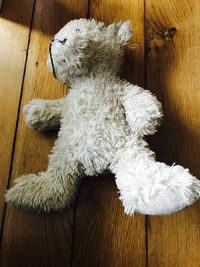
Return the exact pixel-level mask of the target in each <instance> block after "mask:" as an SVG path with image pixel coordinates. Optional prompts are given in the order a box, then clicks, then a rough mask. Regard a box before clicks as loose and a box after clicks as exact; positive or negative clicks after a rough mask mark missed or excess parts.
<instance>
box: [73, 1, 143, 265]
mask: <svg viewBox="0 0 200 267" xmlns="http://www.w3.org/2000/svg"><path fill="white" fill-rule="evenodd" d="M143 15H144V13H143V1H134V2H133V1H126V2H125V1H122V0H115V1H114V0H112V1H110V0H109V1H108V0H102V1H94V0H93V1H90V17H94V18H96V19H98V20H102V21H104V22H106V23H112V22H113V21H115V22H119V21H120V20H128V19H131V22H132V27H133V29H134V38H133V39H132V40H131V43H133V42H134V43H136V45H135V46H136V48H135V49H134V50H131V51H130V50H128V49H127V56H126V64H124V67H123V77H126V78H127V79H129V80H130V81H132V82H136V83H139V84H140V85H143V82H144V80H143V78H144V66H143V62H144V45H143V44H144V39H143V38H144V34H143ZM145 235H146V233H145V217H144V216H141V215H136V216H135V217H128V216H125V215H124V211H123V208H122V205H121V203H120V201H119V199H118V194H117V188H116V186H115V182H114V177H113V176H111V175H107V176H102V177H97V178H88V179H87V180H85V181H84V182H83V184H82V187H81V190H80V191H79V194H78V199H77V205H76V216H75V231H74V248H73V266H76V267H79V266H81V267H84V266H87V267H89V266H95V267H98V266H105V267H113V266H115V267H118V266H119V267H121V266H126V267H129V266H131V267H133V266H137V267H139V266H141V267H142V266H145V264H146V263H145V262H146V245H145Z"/></svg>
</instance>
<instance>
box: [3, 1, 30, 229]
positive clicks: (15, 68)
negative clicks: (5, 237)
mask: <svg viewBox="0 0 200 267" xmlns="http://www.w3.org/2000/svg"><path fill="white" fill-rule="evenodd" d="M33 2H34V1H33V0H30V1H25V0H8V1H5V3H4V8H3V10H2V12H1V17H0V40H1V41H0V58H1V64H0V114H1V119H0V133H1V134H0V177H1V179H0V228H1V225H2V217H3V213H4V197H3V195H4V193H5V190H6V188H7V184H8V178H9V170H10V163H11V157H12V149H13V141H14V136H15V128H16V121H17V114H18V107H19V101H20V93H21V85H22V79H23V72H24V65H25V59H26V49H27V45H28V37H29V26H30V22H31V15H32V9H33ZM12 10H15V12H14V13H13V11H12ZM13 21H15V22H16V23H13ZM24 25H27V27H25V26H24ZM19 36H20V38H19ZM16 62H17V64H16Z"/></svg>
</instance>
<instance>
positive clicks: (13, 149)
mask: <svg viewBox="0 0 200 267" xmlns="http://www.w3.org/2000/svg"><path fill="white" fill-rule="evenodd" d="M35 5H36V0H34V2H33V9H32V14H31V21H30V29H29V34H28V42H27V50H26V56H25V61H24V70H23V76H22V83H21V91H20V97H19V102H18V110H17V118H16V124H15V131H14V138H13V145H12V152H11V159H10V168H9V175H8V181H7V186H6V189H8V188H9V185H10V180H11V173H12V166H13V159H14V154H15V145H16V137H17V131H18V122H19V115H20V110H21V101H22V95H23V87H24V80H25V73H26V66H27V61H28V53H29V46H30V40H31V32H32V26H33V18H34V13H35ZM6 210H7V204H6V203H5V205H4V210H3V216H2V225H1V229H0V242H1V241H2V236H3V229H4V222H5V216H6Z"/></svg>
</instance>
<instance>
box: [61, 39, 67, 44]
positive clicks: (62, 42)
mask: <svg viewBox="0 0 200 267" xmlns="http://www.w3.org/2000/svg"><path fill="white" fill-rule="evenodd" d="M66 41H67V38H65V39H63V40H59V43H61V44H65V43H66Z"/></svg>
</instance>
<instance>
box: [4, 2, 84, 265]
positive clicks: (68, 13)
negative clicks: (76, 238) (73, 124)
mask: <svg viewBox="0 0 200 267" xmlns="http://www.w3.org/2000/svg"><path fill="white" fill-rule="evenodd" d="M86 12H87V1H81V3H79V1H75V0H71V1H43V0H38V1H36V6H35V13H34V18H33V27H32V32H31V36H30V37H31V38H30V47H29V51H28V60H27V69H26V74H25V81H24V89H23V95H22V103H21V110H22V108H23V106H24V105H25V104H26V103H27V102H29V101H30V100H31V99H33V98H46V99H54V98H59V97H62V96H63V95H65V94H66V93H67V89H66V88H64V87H62V86H61V84H60V83H59V82H58V81H57V80H55V79H54V78H53V76H52V74H50V73H49V72H48V70H47V68H46V57H47V53H48V45H49V42H50V39H51V38H52V33H56V32H57V30H58V29H59V28H60V27H62V26H63V24H65V23H66V22H67V21H68V20H70V19H72V18H75V17H80V16H81V17H84V16H85V15H86ZM10 60H11V59H10ZM13 68H15V67H13ZM21 110H20V116H19V123H18V130H17V136H16V146H15V153H14V159H13V168H12V174H11V184H12V183H13V180H14V179H15V178H16V177H18V176H20V175H22V174H24V173H30V172H34V173H36V172H38V171H41V170H44V169H45V168H46V166H47V159H48V158H47V156H48V154H49V152H50V149H51V147H52V144H53V141H54V139H55V134H52V133H46V134H44V133H37V132H34V131H33V130H30V129H27V128H26V126H25V123H24V120H23V116H22V112H21ZM72 232H73V207H72V208H71V209H68V210H67V211H65V212H62V213H57V214H53V213H52V214H50V215H45V214H36V213H31V212H28V211H22V210H19V209H16V208H14V207H8V208H7V211H6V216H5V223H4V230H3V238H2V242H1V261H0V266H3V267H7V266H12V267H13V266H15V267H17V266H27V267H31V266H34V267H35V266H37V267H40V266H42V267H45V266H48V267H50V266H53V267H54V266H59V267H62V266H70V262H71V246H72Z"/></svg>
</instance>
